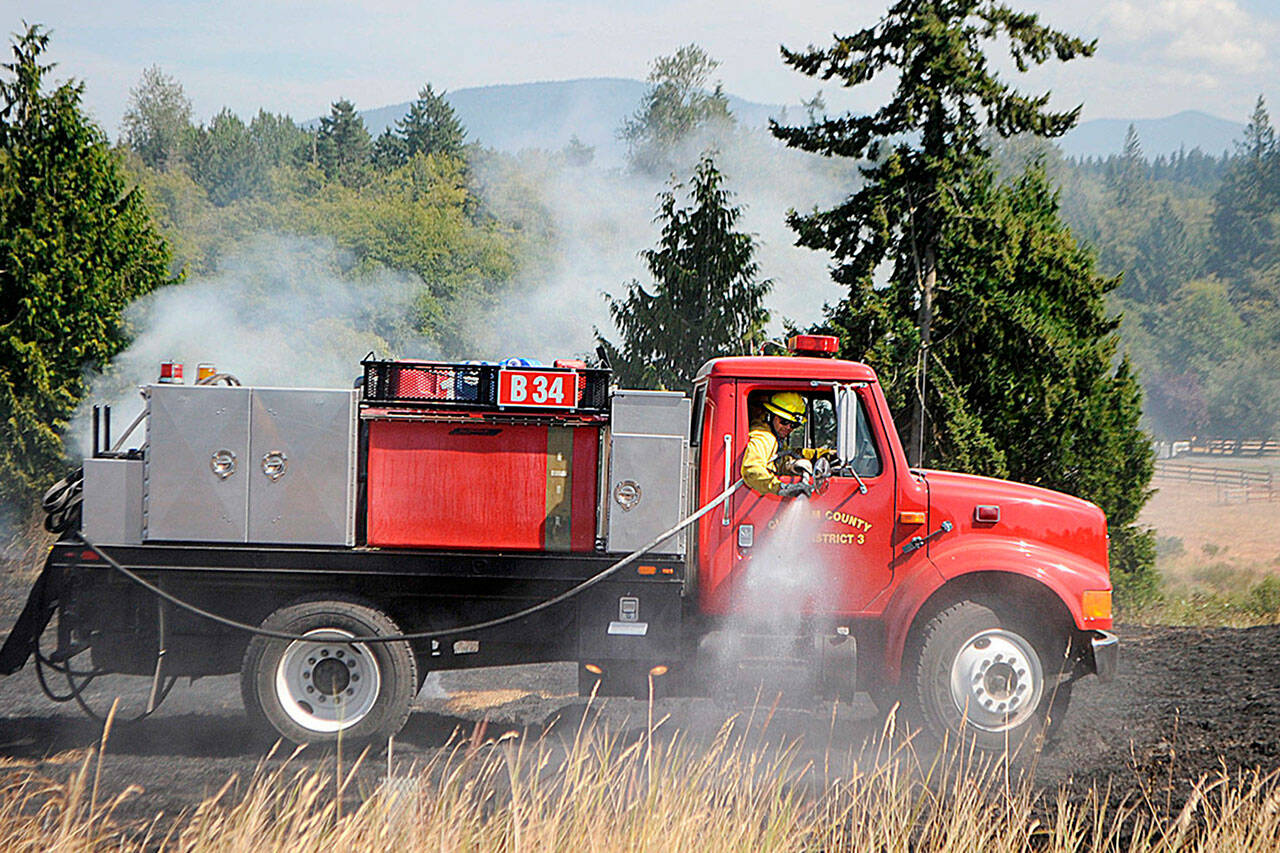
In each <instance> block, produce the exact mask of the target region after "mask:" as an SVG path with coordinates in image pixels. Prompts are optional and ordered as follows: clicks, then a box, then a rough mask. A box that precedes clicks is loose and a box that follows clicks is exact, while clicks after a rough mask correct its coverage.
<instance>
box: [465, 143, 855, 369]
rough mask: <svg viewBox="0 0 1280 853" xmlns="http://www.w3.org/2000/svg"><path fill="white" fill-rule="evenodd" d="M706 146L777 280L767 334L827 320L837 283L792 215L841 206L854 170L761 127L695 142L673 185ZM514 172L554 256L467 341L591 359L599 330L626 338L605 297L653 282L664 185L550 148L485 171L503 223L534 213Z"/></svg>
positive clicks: (525, 277)
mask: <svg viewBox="0 0 1280 853" xmlns="http://www.w3.org/2000/svg"><path fill="white" fill-rule="evenodd" d="M708 149H711V150H714V152H715V153H714V159H715V162H716V165H717V168H719V169H720V171H721V172H722V173H724V175H725V184H724V186H725V188H726V189H728V190H729V191H730V192H731V193H732V194H733V198H732V201H733V203H734V204H737V205H740V206H742V207H743V214H742V218H741V219H740V220H739V224H738V227H739V229H740V230H742V231H745V232H747V233H751V234H753V235H755V236H756V237H757V241H758V251H757V254H756V260H757V262H758V263H759V266H760V277H761V278H769V279H772V280H773V281H774V286H773V290H772V292H771V293H770V294H769V296H768V297H766V300H765V302H766V306H767V307H768V308H769V309H770V310H771V312H772V315H773V316H772V322H771V324H770V327H769V328H770V332H771V333H773V334H777V333H778V332H780V331H781V328H782V321H783V320H784V319H790V320H792V321H795V322H797V323H799V324H801V325H803V324H808V323H812V322H814V321H816V320H819V319H821V316H822V307H823V304H824V303H827V302H833V301H835V300H838V299H839V298H840V297H841V296H842V295H843V294H842V291H841V289H840V288H839V287H838V286H837V285H835V284H834V283H833V282H832V281H831V277H830V273H829V269H828V266H829V259H828V257H827V256H826V255H825V254H824V253H820V252H814V251H812V250H810V249H802V248H798V247H796V246H795V245H794V243H795V236H796V235H795V233H794V232H793V231H792V230H791V229H790V228H789V227H788V226H787V225H786V221H785V220H786V214H787V211H788V210H790V209H793V208H794V209H796V210H799V211H800V212H807V211H809V210H812V209H813V208H814V207H815V206H817V207H826V206H830V205H832V204H834V203H836V202H838V201H839V200H841V199H843V198H844V197H845V196H847V195H848V194H849V193H851V192H853V191H854V190H855V189H856V182H857V180H858V178H857V174H856V170H855V169H854V167H853V166H852V165H851V164H848V163H845V162H840V161H833V160H829V159H825V158H822V157H817V156H814V155H810V154H805V153H802V152H798V151H794V150H791V149H788V148H785V147H783V146H782V145H781V144H780V143H778V142H776V141H775V140H773V139H772V138H771V137H769V136H768V135H767V134H766V133H765V132H764V131H761V130H745V129H739V130H737V131H734V132H732V133H730V134H728V135H720V136H719V137H717V138H712V137H710V136H705V137H702V138H700V139H697V140H691V141H690V142H689V143H688V145H687V146H686V148H685V150H684V151H682V152H681V155H680V157H679V158H677V159H678V160H680V161H682V162H684V163H685V164H686V165H685V166H684V167H683V168H678V169H677V170H676V174H675V177H676V178H677V179H678V180H679V181H680V182H682V183H686V184H687V182H688V181H689V179H690V176H691V175H692V172H693V166H694V164H695V163H696V161H697V157H698V155H699V154H700V153H701V152H702V151H704V150H708ZM512 172H515V173H517V174H519V175H520V176H521V178H522V181H521V182H520V184H519V187H520V190H521V191H523V192H526V193H527V192H529V187H530V186H532V188H533V189H532V192H533V193H534V194H535V195H536V196H537V198H538V199H539V204H540V205H541V208H540V209H539V210H538V215H539V216H540V217H542V221H539V222H537V223H531V224H530V225H531V226H536V227H539V228H542V229H545V233H546V234H547V235H548V236H549V238H550V240H551V246H552V249H551V252H550V253H549V255H548V257H546V258H545V259H544V260H543V261H541V262H539V263H535V264H532V265H529V266H527V267H526V268H525V270H524V271H523V273H522V274H521V277H520V279H519V280H518V281H517V282H516V283H515V284H514V286H511V287H509V288H508V289H507V290H506V292H505V293H504V294H503V295H502V296H500V297H499V300H498V301H499V304H498V306H497V308H496V309H494V310H484V311H479V312H477V313H475V314H472V315H470V316H469V317H468V318H467V325H468V329H469V332H468V338H469V339H471V340H473V341H475V342H476V344H477V345H478V348H479V349H480V350H482V351H484V352H486V353H493V352H503V353H504V354H508V355H526V356H531V357H535V358H539V359H542V360H544V361H545V360H548V359H552V358H555V357H564V356H568V355H573V354H583V353H590V352H592V351H593V350H594V347H595V344H594V338H593V335H592V329H593V327H594V328H598V329H600V331H601V333H602V334H604V336H605V337H606V338H609V339H610V340H613V341H615V342H617V340H618V334H617V332H616V330H615V329H614V328H613V324H612V321H611V320H610V318H609V314H608V310H607V306H606V303H605V300H604V295H605V294H610V295H612V296H615V297H617V296H621V295H622V294H624V293H625V291H626V286H627V285H628V284H629V283H630V282H631V281H632V280H638V281H639V282H640V283H641V284H642V285H646V286H649V285H651V281H652V280H651V278H650V277H649V275H648V270H647V269H646V267H645V264H644V261H643V259H642V258H641V256H640V253H641V252H642V251H643V250H645V249H649V248H653V247H654V246H655V245H656V244H657V241H658V238H659V236H660V233H661V224H660V223H657V222H655V221H654V216H655V214H656V211H657V205H658V200H657V197H658V194H659V193H661V192H662V191H664V190H665V189H666V188H667V186H668V183H667V181H666V180H663V179H662V178H659V177H656V176H648V175H641V174H635V173H632V172H628V171H624V170H620V169H612V168H611V169H605V168H600V167H597V166H594V165H589V166H578V167H574V166H571V165H568V164H565V163H563V162H561V161H558V160H557V159H555V158H552V157H548V156H547V155H546V154H545V153H542V152H525V153H524V154H522V155H519V156H518V157H517V158H515V160H514V164H513V163H511V162H508V161H504V160H503V158H501V157H498V158H496V159H495V161H494V162H491V163H489V164H488V166H487V168H485V169H483V170H482V179H483V180H485V182H486V184H487V185H488V186H489V187H490V188H491V189H492V191H491V193H490V194H489V195H488V197H487V199H486V200H487V202H488V203H489V204H490V205H491V206H492V207H493V209H494V211H495V213H496V214H497V215H498V216H499V218H500V219H502V218H504V217H509V216H516V215H518V213H517V211H518V210H519V209H520V208H521V207H522V205H523V206H524V207H525V208H526V209H527V206H528V200H527V197H526V198H517V197H514V196H513V195H511V194H509V193H510V190H511V188H512V186H513V182H512V179H511V173H512ZM504 347H505V349H504Z"/></svg>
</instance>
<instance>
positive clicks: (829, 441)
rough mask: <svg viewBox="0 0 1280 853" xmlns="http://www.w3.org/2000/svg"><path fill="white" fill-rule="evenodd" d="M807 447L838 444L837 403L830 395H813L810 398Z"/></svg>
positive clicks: (831, 446) (833, 446)
mask: <svg viewBox="0 0 1280 853" xmlns="http://www.w3.org/2000/svg"><path fill="white" fill-rule="evenodd" d="M806 426H807V427H808V435H807V436H806V440H805V445H806V446H807V447H830V448H833V449H834V448H835V446H836V404H835V400H833V399H832V398H830V397H813V398H811V399H810V400H809V421H808V423H807V424H806Z"/></svg>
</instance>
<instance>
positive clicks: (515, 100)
mask: <svg viewBox="0 0 1280 853" xmlns="http://www.w3.org/2000/svg"><path fill="white" fill-rule="evenodd" d="M646 86H647V84H646V83H643V82H641V81H640V80H628V79H623V78H616V77H594V78H588V79H581V80H555V81H549V82H544V83H511V84H506V85H500V86H482V87H478V88H471V89H458V90H456V91H452V92H449V93H447V96H448V99H449V103H450V104H452V105H453V109H454V111H455V112H457V114H458V118H459V120H461V121H462V124H463V125H464V126H465V127H466V128H467V139H468V140H469V141H473V142H479V143H481V144H482V145H487V146H489V147H491V148H496V149H498V150H500V151H519V150H521V149H523V148H545V149H552V150H554V149H559V148H563V147H564V146H565V144H566V143H568V141H569V138H570V137H571V136H575V135H576V136H577V137H578V139H579V140H580V141H581V142H582V143H583V144H585V145H590V146H594V147H595V149H596V161H597V162H598V163H602V164H604V165H614V164H617V163H620V162H621V161H622V157H623V151H624V149H623V146H622V144H621V143H619V142H618V138H617V132H618V128H619V126H620V125H621V124H622V122H623V120H624V119H626V118H627V117H628V116H631V115H634V114H635V112H636V110H637V109H638V108H639V106H640V99H641V98H642V97H643V96H644V91H645V88H646ZM728 97H729V109H730V110H732V111H733V114H734V115H735V116H737V118H738V121H740V122H741V123H743V124H745V125H747V126H748V127H764V126H765V125H766V124H767V123H768V120H769V118H770V117H779V118H781V117H785V116H786V115H787V113H788V112H790V114H791V118H792V119H793V120H794V119H796V118H798V117H799V116H801V115H803V114H804V111H803V109H802V108H801V107H799V106H797V105H792V106H790V107H787V106H783V105H779V104H759V103H755V102H753V101H747V100H744V99H743V98H739V97H736V96H734V95H729V96H728ZM409 103H410V102H408V101H406V102H404V103H401V104H392V105H390V106H386V107H379V108H377V109H373V110H366V111H364V112H362V113H360V115H361V116H363V117H364V123H365V126H366V127H368V128H369V132H370V133H371V134H373V135H374V136H375V137H376V136H377V135H378V134H380V133H382V131H383V130H384V129H385V128H387V127H389V126H391V125H392V124H393V123H394V122H395V121H396V120H397V119H400V118H403V117H404V115H405V113H406V112H408V110H409ZM316 122H318V119H316V120H313V121H311V122H307V124H308V125H314V124H315V123H316ZM1131 123H1132V124H1133V126H1134V128H1135V129H1136V130H1137V132H1138V139H1139V140H1140V141H1141V142H1142V150H1143V151H1144V152H1145V153H1146V154H1147V156H1149V157H1155V156H1156V155H1158V154H1171V153H1174V152H1176V151H1177V150H1178V149H1179V148H1186V149H1187V150H1188V151H1190V150H1191V149H1193V148H1199V149H1200V150H1202V151H1204V152H1205V153H1206V154H1213V155H1215V156H1216V155H1218V154H1221V153H1222V152H1223V151H1231V150H1233V144H1234V142H1235V141H1236V140H1237V139H1239V138H1240V136H1241V134H1242V132H1243V130H1244V125H1243V124H1241V123H1238V122H1232V121H1227V120H1226V119H1221V118H1217V117H1215V116H1211V115H1208V114H1207V113H1202V112H1198V111H1195V110H1187V111H1184V112H1180V113H1178V114H1177V115H1172V116H1168V117H1167V118H1158V119H1123V118H1115V119H1112V118H1107V119H1094V120H1092V121H1086V122H1084V123H1082V124H1081V125H1080V126H1079V127H1077V128H1075V129H1074V130H1072V131H1071V132H1070V133H1068V134H1067V135H1066V136H1064V137H1063V138H1062V139H1060V140H1059V141H1058V144H1059V145H1060V146H1061V147H1062V150H1063V152H1064V153H1065V154H1066V155H1067V156H1069V157H1106V156H1108V155H1110V154H1118V153H1119V152H1120V150H1121V148H1123V146H1124V135H1125V130H1126V129H1127V128H1128V127H1129V125H1130V124H1131Z"/></svg>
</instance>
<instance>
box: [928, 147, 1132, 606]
mask: <svg viewBox="0 0 1280 853" xmlns="http://www.w3.org/2000/svg"><path fill="white" fill-rule="evenodd" d="M968 195H969V197H970V198H972V199H973V201H974V210H975V211H977V212H975V214H974V215H973V216H971V217H968V218H964V219H953V220H951V221H949V222H948V223H947V224H946V226H945V227H944V229H943V232H942V235H941V240H940V244H939V259H940V263H939V271H940V275H942V276H944V280H946V281H949V282H954V283H955V284H954V285H953V286H951V287H948V288H947V289H945V290H942V291H940V292H939V294H938V306H937V307H938V313H937V323H936V325H935V332H936V337H935V338H934V346H933V348H932V349H931V351H930V366H931V369H932V372H933V379H932V382H931V386H932V387H934V388H936V391H937V397H938V400H939V402H940V405H941V409H942V413H943V414H944V415H945V417H943V418H938V419H935V421H934V433H933V441H934V446H935V447H936V452H937V453H938V455H939V456H940V458H942V459H944V460H945V462H946V464H947V465H948V466H949V467H959V468H961V469H962V470H967V471H973V472H976V473H983V474H988V475H991V476H997V477H1008V478H1012V479H1014V480H1018V481H1021V482H1028V483H1034V484H1036V485H1041V486H1045V487H1047V488H1051V489H1057V490H1059V491H1064V492H1068V493H1071V494H1075V495H1079V496H1080V497H1083V498H1086V499H1087V500H1091V501H1094V502H1095V503H1097V504H1098V505H1099V506H1101V507H1102V509H1103V510H1104V511H1105V512H1106V513H1107V519H1108V525H1109V533H1110V536H1111V543H1112V557H1113V561H1112V564H1113V568H1114V569H1115V570H1116V572H1117V580H1118V581H1119V582H1120V583H1121V584H1122V585H1128V588H1129V592H1133V591H1135V587H1136V588H1139V589H1140V591H1142V592H1148V591H1150V589H1151V588H1152V586H1151V584H1152V580H1153V575H1152V568H1153V563H1152V560H1153V556H1154V551H1153V542H1152V538H1151V534H1150V533H1149V532H1148V531H1144V530H1141V529H1139V528H1137V527H1136V521H1137V516H1138V512H1139V511H1140V510H1141V508H1142V505H1143V504H1144V503H1145V502H1146V499H1147V497H1148V496H1149V492H1148V490H1147V487H1148V483H1149V482H1150V479H1151V474H1152V469H1153V462H1152V459H1151V449H1150V443H1149V438H1148V436H1147V435H1146V434H1144V433H1143V432H1142V431H1141V430H1140V429H1139V426H1138V422H1139V419H1140V417H1141V415H1142V408H1141V398H1142V394H1141V389H1140V387H1139V385H1138V382H1137V380H1136V378H1135V377H1134V374H1133V371H1132V369H1131V368H1130V366H1129V363H1128V360H1127V359H1120V360H1119V363H1118V366H1117V358H1116V353H1117V346H1118V336H1117V334H1116V329H1117V327H1118V326H1119V318H1118V317H1113V316H1110V315H1109V314H1108V312H1107V299H1106V297H1107V293H1108V291H1110V290H1111V289H1112V288H1113V287H1114V286H1115V284H1116V280H1115V279H1109V278H1105V277H1103V276H1101V275H1099V274H1098V272H1097V270H1096V269H1095V267H1094V261H1093V258H1092V255H1091V254H1090V253H1089V252H1088V251H1087V250H1085V249H1084V248H1082V247H1080V246H1079V245H1078V244H1077V243H1076V241H1075V239H1074V238H1073V237H1072V236H1071V234H1070V231H1069V230H1068V229H1067V227H1066V225H1065V224H1064V223H1063V222H1062V219H1061V216H1060V210H1059V202H1058V194H1057V192H1056V191H1055V190H1054V189H1053V188H1052V186H1051V185H1050V183H1049V181H1048V179H1047V177H1046V175H1045V173H1044V171H1043V169H1040V168H1032V169H1030V170H1028V171H1027V172H1026V173H1024V174H1023V175H1022V176H1021V177H1019V178H1018V179H1017V180H1015V181H1013V182H1012V183H1010V184H1004V185H1000V184H997V183H996V182H995V181H994V179H993V178H992V177H991V176H990V174H980V175H978V176H975V178H974V179H973V181H972V183H971V186H970V187H969V188H968Z"/></svg>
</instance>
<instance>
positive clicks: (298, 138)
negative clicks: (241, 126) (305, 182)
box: [249, 109, 311, 169]
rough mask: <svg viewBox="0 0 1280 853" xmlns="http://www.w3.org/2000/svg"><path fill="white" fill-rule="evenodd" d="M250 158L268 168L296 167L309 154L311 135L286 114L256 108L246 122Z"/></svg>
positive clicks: (304, 160)
mask: <svg viewBox="0 0 1280 853" xmlns="http://www.w3.org/2000/svg"><path fill="white" fill-rule="evenodd" d="M249 139H250V141H251V142H252V144H253V150H254V155H253V156H254V157H256V158H257V159H258V160H260V161H261V162H262V164H263V165H264V166H265V167H266V168H268V169H276V168H281V167H293V166H300V165H302V164H303V163H304V162H306V160H307V158H308V157H309V156H310V154H311V134H309V133H307V131H305V130H303V129H302V128H300V127H298V125H297V123H295V122H294V120H293V119H291V118H290V117H289V116H287V115H277V114H275V113H269V112H267V111H266V110H263V109H259V110H258V114H257V115H256V116H254V117H253V121H251V122H249Z"/></svg>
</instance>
